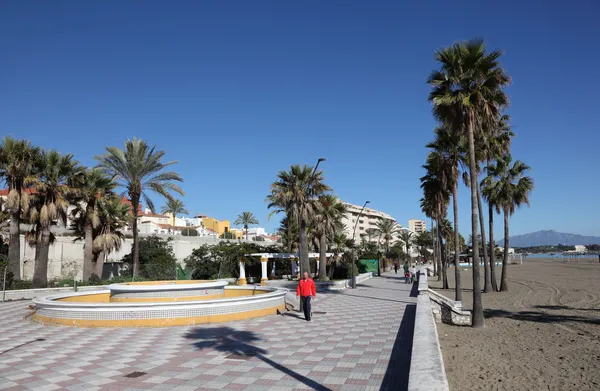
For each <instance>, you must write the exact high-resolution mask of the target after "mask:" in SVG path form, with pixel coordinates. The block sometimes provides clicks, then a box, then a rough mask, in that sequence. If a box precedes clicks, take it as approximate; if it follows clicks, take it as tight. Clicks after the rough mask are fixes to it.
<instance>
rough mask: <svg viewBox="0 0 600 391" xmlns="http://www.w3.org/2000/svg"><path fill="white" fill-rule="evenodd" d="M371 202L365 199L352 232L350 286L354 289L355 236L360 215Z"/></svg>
mask: <svg viewBox="0 0 600 391" xmlns="http://www.w3.org/2000/svg"><path fill="white" fill-rule="evenodd" d="M370 202H371V201H365V204H364V205H363V207H362V209H361V210H360V213H359V214H358V216H357V217H356V224H354V231H353V232H352V245H353V246H354V249H353V251H352V263H351V265H350V269H351V275H352V279H351V280H350V286H352V289H356V279H355V278H354V265H355V264H356V263H355V262H356V254H357V253H356V242H355V241H354V238H355V236H356V227H358V221H359V220H360V216H361V215H362V212H363V211H364V210H365V207H366V206H367V204H369V203H370ZM378 262H379V261H378Z"/></svg>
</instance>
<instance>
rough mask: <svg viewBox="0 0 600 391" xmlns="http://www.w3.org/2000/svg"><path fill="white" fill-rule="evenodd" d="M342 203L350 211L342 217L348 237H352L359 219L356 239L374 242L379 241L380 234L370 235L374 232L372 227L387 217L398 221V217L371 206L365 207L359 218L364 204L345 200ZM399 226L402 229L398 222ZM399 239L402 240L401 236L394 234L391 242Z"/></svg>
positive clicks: (375, 226) (375, 227) (374, 227)
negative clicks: (355, 203)
mask: <svg viewBox="0 0 600 391" xmlns="http://www.w3.org/2000/svg"><path fill="white" fill-rule="evenodd" d="M342 204H343V205H344V206H345V207H346V209H347V211H348V212H347V213H346V215H345V216H344V217H343V218H342V223H343V224H344V233H345V234H346V236H347V237H348V239H352V233H353V231H354V226H355V225H356V223H357V220H358V225H356V236H355V237H354V239H355V240H356V241H360V240H363V239H364V240H367V241H371V242H374V243H376V242H377V240H378V238H379V236H378V235H377V234H372V235H369V233H371V232H372V231H370V229H373V230H375V229H377V223H378V222H379V221H381V220H382V219H385V220H392V221H394V222H396V223H398V222H397V221H396V219H394V218H393V217H392V216H390V215H389V214H387V213H384V212H381V211H378V210H375V209H371V208H365V209H364V211H363V212H362V214H361V215H360V218H359V217H358V215H359V214H360V211H361V209H362V205H354V204H350V203H348V202H344V201H342ZM398 228H399V230H400V229H401V228H402V226H401V225H400V224H398ZM397 240H400V236H399V234H398V233H397V234H396V235H395V236H394V238H393V239H392V240H391V242H392V243H394V242H395V241H397Z"/></svg>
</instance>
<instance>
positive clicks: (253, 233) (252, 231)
mask: <svg viewBox="0 0 600 391" xmlns="http://www.w3.org/2000/svg"><path fill="white" fill-rule="evenodd" d="M240 231H242V234H243V235H244V239H246V230H245V229H243V228H242V229H241V230H240ZM258 236H263V237H265V236H269V234H268V233H267V231H266V230H265V229H264V228H262V227H255V228H248V240H252V239H253V238H256V237H258Z"/></svg>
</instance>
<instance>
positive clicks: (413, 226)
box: [408, 219, 427, 233]
mask: <svg viewBox="0 0 600 391" xmlns="http://www.w3.org/2000/svg"><path fill="white" fill-rule="evenodd" d="M408 229H410V230H411V231H413V232H416V233H421V232H425V231H427V224H426V223H425V222H424V221H423V220H417V219H413V220H408Z"/></svg>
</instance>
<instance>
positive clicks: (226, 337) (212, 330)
mask: <svg viewBox="0 0 600 391" xmlns="http://www.w3.org/2000/svg"><path fill="white" fill-rule="evenodd" d="M185 338H187V339H190V340H192V341H193V344H194V346H195V347H196V348H198V349H199V350H203V349H215V350H216V351H218V352H224V353H228V355H233V356H235V358H236V359H252V357H256V358H258V359H259V360H261V361H263V362H265V363H267V364H269V365H270V366H271V367H273V368H275V369H277V370H279V371H281V372H283V373H285V374H286V375H288V376H290V377H293V378H294V379H296V380H298V381H299V382H301V383H302V384H304V385H305V386H307V387H310V388H311V389H313V390H319V391H330V390H331V389H330V388H327V387H325V386H323V385H321V384H319V383H317V382H315V381H314V380H312V379H309V378H307V377H306V376H302V375H301V374H299V373H297V372H294V371H293V370H291V369H289V368H287V367H285V366H283V365H281V364H279V363H276V362H275V361H273V360H271V359H269V358H267V357H265V355H266V354H267V353H268V352H267V351H266V350H264V349H261V348H259V347H257V346H254V345H253V344H254V343H257V342H259V341H261V338H259V337H258V336H257V335H256V333H254V332H252V331H245V330H236V329H233V328H231V327H227V326H218V327H207V328H196V329H193V330H190V331H189V332H188V333H187V334H186V335H185Z"/></svg>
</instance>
